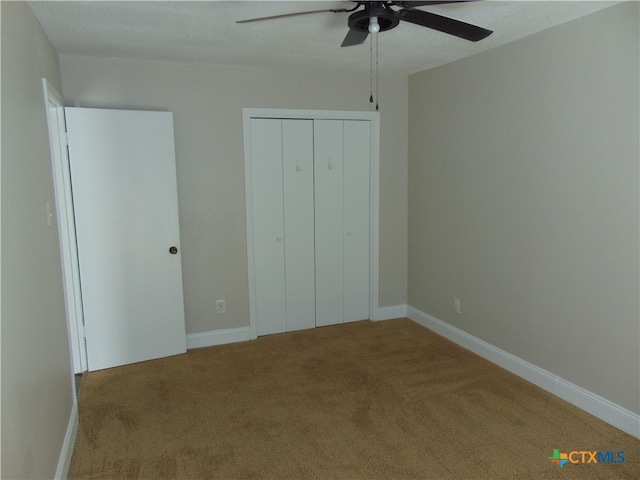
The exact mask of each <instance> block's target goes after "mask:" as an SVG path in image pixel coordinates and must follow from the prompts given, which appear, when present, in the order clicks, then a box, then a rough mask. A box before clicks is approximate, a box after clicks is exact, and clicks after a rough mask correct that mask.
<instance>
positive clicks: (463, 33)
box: [400, 10, 493, 42]
mask: <svg viewBox="0 0 640 480" xmlns="http://www.w3.org/2000/svg"><path fill="white" fill-rule="evenodd" d="M400 19H401V20H404V21H405V22H409V23H415V24H416V25H422V26H423V27H427V28H432V29H433V30H438V31H439V32H444V33H448V34H449V35H453V36H455V37H460V38H464V39H465V40H469V41H470V42H477V41H479V40H482V39H483V38H487V37H488V36H489V35H491V34H492V33H493V30H487V29H486V28H482V27H478V26H476V25H471V24H470V23H465V22H461V21H460V20H454V19H453V18H448V17H443V16H442V15H436V14H435V13H430V12H423V11H422V10H402V11H400Z"/></svg>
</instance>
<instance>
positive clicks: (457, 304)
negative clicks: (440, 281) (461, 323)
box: [453, 298, 460, 315]
mask: <svg viewBox="0 0 640 480" xmlns="http://www.w3.org/2000/svg"><path fill="white" fill-rule="evenodd" d="M453 311H454V312H456V313H457V314H458V315H460V299H459V298H454V299H453Z"/></svg>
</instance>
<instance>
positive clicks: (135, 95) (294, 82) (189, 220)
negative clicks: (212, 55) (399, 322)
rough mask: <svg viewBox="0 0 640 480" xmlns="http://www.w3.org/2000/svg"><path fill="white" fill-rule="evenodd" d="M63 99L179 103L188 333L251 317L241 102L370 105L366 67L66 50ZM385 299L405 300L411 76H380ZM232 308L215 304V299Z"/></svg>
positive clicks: (128, 104) (99, 103) (151, 105)
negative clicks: (246, 63)
mask: <svg viewBox="0 0 640 480" xmlns="http://www.w3.org/2000/svg"><path fill="white" fill-rule="evenodd" d="M60 62H61V68H62V76H63V87H64V94H65V100H66V101H67V103H68V104H73V105H76V106H85V107H86V106H89V107H110V108H123V107H125V108H140V109H145V108H146V109H158V110H170V111H172V112H174V125H175V138H176V163H177V174H178V200H179V208H180V229H181V241H182V254H183V257H182V258H183V279H184V293H185V311H186V323H187V333H197V332H206V331H210V330H216V329H222V328H233V327H241V326H245V325H248V324H249V310H248V309H249V301H248V285H247V253H246V224H245V201H244V157H243V144H242V108H243V107H276V108H296V109H335V110H369V109H370V108H371V107H370V105H369V102H368V99H369V77H368V75H354V74H345V73H342V72H327V71H295V70H288V71H287V70H282V69H265V68H241V67H220V66H207V65H189V64H181V63H164V62H151V61H138V60H125V59H106V58H91V57H81V56H69V55H62V56H61V60H60ZM380 89H381V97H380V105H381V111H382V113H381V131H382V134H381V159H380V169H381V174H380V178H381V182H380V183H381V186H380V305H382V306H386V305H398V304H404V303H406V279H407V263H406V262H407V238H406V235H407V223H406V222H407V193H406V177H407V133H406V131H407V115H408V114H407V110H408V107H407V98H408V95H407V91H408V83H407V78H406V77H384V78H381V86H380ZM219 298H225V299H226V300H227V313H225V314H222V315H217V314H216V313H215V300H216V299H219Z"/></svg>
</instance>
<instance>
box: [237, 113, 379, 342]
mask: <svg viewBox="0 0 640 480" xmlns="http://www.w3.org/2000/svg"><path fill="white" fill-rule="evenodd" d="M252 118H277V119H282V120H286V119H306V120H367V121H370V122H371V165H370V173H369V200H370V202H369V209H370V212H369V215H370V217H369V218H370V232H369V246H370V249H369V317H370V319H371V320H379V319H380V318H381V317H380V315H379V312H378V308H379V307H378V284H379V282H378V258H379V236H380V235H379V195H380V113H379V112H359V111H347V110H344V111H343V110H291V109H278V108H243V109H242V127H243V137H244V178H245V202H246V224H247V267H248V268H247V270H248V272H247V273H248V286H249V317H250V330H251V338H252V339H255V338H257V337H258V324H257V305H256V281H255V250H254V249H255V245H254V241H253V240H254V231H253V213H254V206H253V165H252V160H251V159H252V152H251V119H252Z"/></svg>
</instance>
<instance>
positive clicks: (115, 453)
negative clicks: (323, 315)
mask: <svg viewBox="0 0 640 480" xmlns="http://www.w3.org/2000/svg"><path fill="white" fill-rule="evenodd" d="M79 409H80V428H79V431H78V436H77V441H76V445H75V450H74V454H73V459H72V463H71V468H70V478H72V479H81V478H100V479H115V478H149V479H159V478H194V479H204V478H218V479H244V478H247V479H249V478H282V479H302V478H314V479H396V478H397V479H405V478H409V479H476V478H477V479H480V478H487V479H516V478H523V479H524V478H527V479H529V478H531V479H577V478H580V479H609V478H610V479H625V478H627V479H634V480H637V479H638V478H640V475H639V474H640V464H639V455H640V442H639V441H638V440H637V439H635V438H633V437H631V436H629V435H627V434H625V433H623V432H621V431H619V430H617V429H615V428H613V427H611V426H609V425H607V424H605V423H603V422H601V421H600V420H598V419H596V418H594V417H592V416H590V415H588V414H586V413H584V412H582V411H581V410H579V409H577V408H575V407H573V406H571V405H569V404H568V403H566V402H563V401H562V400H560V399H558V398H556V397H554V396H552V395H550V394H548V393H546V392H544V391H542V390H541V389H539V388H537V387H535V386H533V385H531V384H529V383H527V382H525V381H523V380H521V379H519V378H518V377H516V376H514V375H512V374H510V373H508V372H506V371H505V370H502V369H501V368H499V367H497V366H495V365H493V364H491V363H489V362H487V361H485V360H483V359H481V358H480V357H478V356H476V355H474V354H472V353H470V352H468V351H466V350H464V349H462V348H460V347H458V346H456V345H455V344H453V343H451V342H449V341H447V340H445V339H443V338H442V337H439V336H437V335H435V334H433V333H432V332H430V331H428V330H426V329H424V328H422V327H420V326H418V325H416V324H414V323H413V322H411V321H409V320H406V319H399V320H391V321H386V322H377V323H375V322H358V323H352V324H345V325H340V326H335V327H325V328H317V329H314V330H306V331H302V332H294V333H287V334H281V335H273V336H268V337H261V338H259V339H258V340H255V341H252V342H244V343H238V344H232V345H225V346H220V347H211V348H203V349H198V350H192V351H189V352H188V353H187V354H185V355H179V356H176V357H171V358H165V359H161V360H154V361H150V362H145V363H140V364H136V365H130V366H126V367H120V368H114V369H110V370H104V371H101V372H93V373H89V374H87V375H85V377H84V379H83V381H82V385H81V388H80V397H79ZM554 449H559V451H560V452H561V453H569V452H571V451H574V450H576V451H603V452H606V451H612V452H615V454H616V455H617V452H619V451H623V452H624V457H625V459H626V461H625V462H624V463H618V464H612V463H598V464H594V463H585V464H582V463H580V464H571V463H567V464H565V465H564V466H563V467H562V468H560V467H559V466H558V465H556V464H554V463H552V462H551V460H550V459H549V457H550V456H552V455H553V450H554ZM575 458H576V457H574V459H575ZM614 458H616V457H614Z"/></svg>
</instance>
